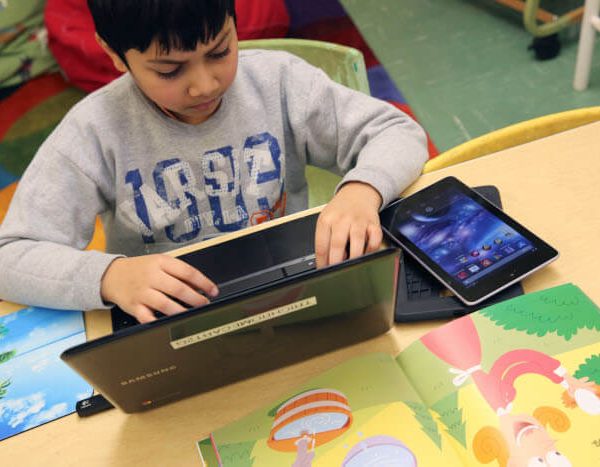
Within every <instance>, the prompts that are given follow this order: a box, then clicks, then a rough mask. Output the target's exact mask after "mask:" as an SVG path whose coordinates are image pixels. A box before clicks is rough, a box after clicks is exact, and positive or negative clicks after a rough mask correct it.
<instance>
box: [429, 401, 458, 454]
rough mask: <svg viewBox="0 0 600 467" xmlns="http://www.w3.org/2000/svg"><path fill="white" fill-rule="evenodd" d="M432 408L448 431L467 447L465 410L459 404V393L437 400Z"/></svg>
mask: <svg viewBox="0 0 600 467" xmlns="http://www.w3.org/2000/svg"><path fill="white" fill-rule="evenodd" d="M431 408H432V409H433V410H434V411H435V412H436V413H437V414H438V415H439V416H440V421H441V422H442V424H443V425H444V427H445V428H446V433H448V434H449V435H450V436H452V437H453V438H454V439H455V440H456V441H458V442H459V443H460V444H461V446H463V447H464V448H466V447H467V435H466V425H465V422H464V420H463V411H462V409H461V408H460V407H459V406H458V393H456V392H454V393H452V394H450V395H449V396H447V397H444V398H443V399H441V400H439V401H438V402H436V403H435V404H434V405H432V406H431Z"/></svg>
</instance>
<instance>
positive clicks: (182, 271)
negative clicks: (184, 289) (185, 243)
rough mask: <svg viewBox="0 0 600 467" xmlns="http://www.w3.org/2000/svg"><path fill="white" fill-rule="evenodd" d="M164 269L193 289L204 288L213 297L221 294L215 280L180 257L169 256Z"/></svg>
mask: <svg viewBox="0 0 600 467" xmlns="http://www.w3.org/2000/svg"><path fill="white" fill-rule="evenodd" d="M163 270H164V271H165V272H166V273H167V274H169V275H171V276H173V277H176V278H177V279H179V280H182V281H183V282H185V283H186V284H188V285H190V286H191V287H192V288H193V289H196V290H202V291H203V292H205V293H206V294H208V295H210V296H211V297H216V296H217V295H218V294H219V289H218V288H217V285H216V284H215V283H214V282H213V281H211V280H210V279H209V278H208V277H206V276H205V275H204V274H202V273H201V272H200V271H198V270H197V269H196V268H194V267H192V266H190V265H189V264H187V263H186V262H184V261H182V260H180V259H177V258H169V259H168V260H167V261H166V262H165V264H164V265H163Z"/></svg>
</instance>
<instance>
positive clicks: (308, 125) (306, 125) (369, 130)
mask: <svg viewBox="0 0 600 467" xmlns="http://www.w3.org/2000/svg"><path fill="white" fill-rule="evenodd" d="M292 68H296V69H295V70H293V71H292V72H291V73H290V74H289V76H290V77H296V78H295V83H294V84H293V85H292V89H293V90H292V91H291V92H290V95H289V101H290V102H289V103H288V109H289V110H288V111H289V113H290V120H291V124H292V126H294V124H296V125H298V128H301V131H295V134H296V135H297V144H299V145H300V147H299V148H298V150H299V152H302V151H304V152H305V154H306V163H308V164H310V165H314V166H317V167H321V168H324V169H327V170H330V171H332V172H335V173H338V174H340V175H344V178H343V180H342V182H341V183H340V185H339V186H341V185H342V184H344V183H347V182H350V181H359V182H363V183H368V184H369V185H371V186H373V187H374V188H375V189H376V190H377V191H379V193H380V195H381V197H382V199H383V204H382V206H385V205H386V204H388V203H389V202H390V201H392V200H393V199H395V198H397V197H398V196H399V195H400V193H401V192H402V191H404V189H405V188H406V187H407V186H408V185H410V184H411V183H412V182H413V181H414V180H415V179H416V178H417V177H418V176H419V175H420V174H421V171H422V169H423V165H424V163H425V161H426V160H427V158H428V153H427V139H426V135H425V132H424V130H423V129H422V128H421V127H420V126H419V125H418V124H417V123H416V122H415V121H414V120H413V119H412V118H411V117H409V116H408V115H406V114H405V113H403V112H401V111H400V110H398V109H397V108H396V107H394V106H393V105H391V104H389V103H387V102H385V101H382V100H380V99H376V98H374V97H371V96H368V95H366V94H363V93H361V92H358V91H354V90H352V89H349V88H347V87H345V86H342V85H340V84H337V83H335V82H334V81H332V80H331V79H329V77H327V76H326V75H325V73H324V72H322V71H321V70H320V69H317V68H314V67H312V66H310V65H308V64H306V63H304V62H301V61H297V62H296V63H295V64H294V65H292ZM290 79H291V78H290ZM295 119H298V120H297V121H296V122H294V120H295ZM300 122H302V123H300ZM339 186H338V188H339Z"/></svg>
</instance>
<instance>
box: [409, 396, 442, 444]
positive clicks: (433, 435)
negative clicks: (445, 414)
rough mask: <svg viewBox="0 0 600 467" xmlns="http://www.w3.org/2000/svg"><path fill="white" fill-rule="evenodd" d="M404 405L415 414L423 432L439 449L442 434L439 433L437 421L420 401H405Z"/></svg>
mask: <svg viewBox="0 0 600 467" xmlns="http://www.w3.org/2000/svg"><path fill="white" fill-rule="evenodd" d="M406 405H408V406H409V407H410V409H411V410H412V411H413V413H414V414H415V418H416V419H417V421H418V422H419V423H420V424H421V429H422V430H423V431H424V432H425V434H426V435H427V436H428V437H429V439H431V441H433V443H434V444H435V445H436V446H437V447H438V449H441V448H442V436H441V435H440V432H439V431H438V426H437V423H436V422H435V420H434V419H433V417H432V416H431V413H430V412H429V409H428V408H427V406H426V405H425V404H421V403H420V402H406Z"/></svg>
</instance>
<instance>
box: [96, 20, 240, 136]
mask: <svg viewBox="0 0 600 467" xmlns="http://www.w3.org/2000/svg"><path fill="white" fill-rule="evenodd" d="M103 47H104V48H105V50H106V51H107V53H108V54H109V55H110V56H111V58H112V59H113V62H114V64H115V66H116V67H117V69H118V70H119V71H122V72H126V71H130V72H131V75H132V76H133V78H134V79H135V81H136V83H137V85H138V86H139V87H140V89H141V90H142V92H143V93H144V94H145V95H146V96H147V97H148V98H149V99H150V100H152V101H153V102H154V103H155V104H157V105H158V106H159V107H162V108H163V109H166V110H168V111H170V112H172V113H173V114H175V116H176V117H177V118H179V119H180V120H182V121H184V122H186V123H191V124H198V123H202V122H204V121H206V120H208V119H209V118H210V116H211V115H212V114H213V113H215V111H216V110H217V109H218V108H219V105H220V103H221V99H222V97H223V94H224V93H225V91H226V90H227V89H228V88H229V86H231V83H232V82H233V80H234V78H235V74H236V71H237V64H238V44H237V32H236V29H235V24H234V22H233V19H232V18H231V17H229V18H227V19H226V21H225V25H224V26H223V29H221V32H219V34H218V35H217V36H216V37H215V39H214V40H211V41H210V42H208V43H207V44H203V43H198V46H197V47H196V50H194V51H181V50H171V51H170V52H169V53H168V54H164V53H161V51H160V49H159V47H158V45H157V42H156V41H153V42H152V44H151V45H150V47H148V49H147V50H145V51H144V52H139V51H138V50H135V49H130V50H128V51H127V52H126V53H125V58H126V59H127V63H128V65H129V69H128V68H127V66H126V65H125V63H123V62H122V61H121V60H120V58H119V57H118V55H116V54H115V53H114V52H113V51H112V50H110V49H108V50H107V46H106V44H103Z"/></svg>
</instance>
